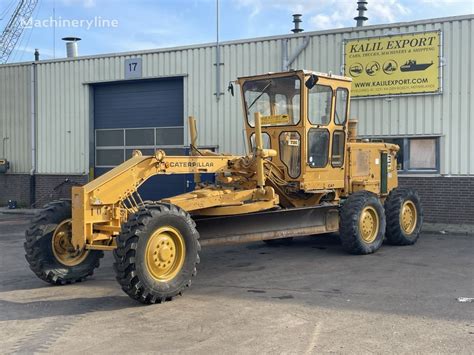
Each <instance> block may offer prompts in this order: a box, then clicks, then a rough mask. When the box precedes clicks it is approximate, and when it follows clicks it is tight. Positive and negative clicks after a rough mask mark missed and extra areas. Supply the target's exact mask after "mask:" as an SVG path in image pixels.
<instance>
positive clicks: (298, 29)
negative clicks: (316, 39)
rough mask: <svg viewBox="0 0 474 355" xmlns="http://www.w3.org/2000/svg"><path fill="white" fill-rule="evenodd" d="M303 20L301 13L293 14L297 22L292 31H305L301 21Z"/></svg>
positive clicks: (294, 21)
mask: <svg viewBox="0 0 474 355" xmlns="http://www.w3.org/2000/svg"><path fill="white" fill-rule="evenodd" d="M301 22H303V20H301V14H294V15H293V23H294V24H295V28H293V29H292V30H291V32H293V33H300V32H303V29H302V28H300V23H301Z"/></svg>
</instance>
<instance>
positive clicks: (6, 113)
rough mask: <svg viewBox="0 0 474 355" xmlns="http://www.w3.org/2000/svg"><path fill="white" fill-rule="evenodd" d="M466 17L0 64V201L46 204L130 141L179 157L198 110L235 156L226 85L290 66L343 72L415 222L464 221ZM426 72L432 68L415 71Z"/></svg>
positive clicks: (232, 109)
mask: <svg viewBox="0 0 474 355" xmlns="http://www.w3.org/2000/svg"><path fill="white" fill-rule="evenodd" d="M473 20H474V16H473V15H466V16H457V17H450V18H438V19H429V20H423V21H416V22H409V23H395V24H387V25H377V26H366V27H351V28H342V29H335V30H328V31H317V32H301V33H295V34H291V35H283V36H274V37H265V38H255V39H249V40H238V41H229V42H222V43H220V44H219V45H216V43H211V44H203V45H193V46H187V47H177V48H166V49H156V50H149V51H139V52H130V53H114V54H104V55H97V56H89V57H73V58H63V59H56V60H45V61H41V60H40V61H34V62H28V63H18V64H7V65H1V66H0V139H1V145H2V147H1V149H2V150H1V151H0V160H1V159H3V160H8V162H9V164H10V167H9V169H8V171H7V172H6V173H0V205H5V204H7V202H8V200H15V201H17V202H18V204H19V205H24V206H28V205H42V204H43V203H44V202H47V200H49V199H51V198H54V197H57V196H60V195H61V194H64V193H65V192H64V191H66V193H67V186H68V185H70V184H74V183H77V184H83V183H86V182H87V181H88V180H90V179H91V178H92V177H93V176H97V175H100V174H101V173H103V172H104V171H107V170H108V169H110V168H111V167H113V166H116V165H117V164H120V163H121V162H122V161H124V160H125V159H126V158H127V157H129V156H130V154H131V151H132V150H133V149H141V150H142V151H143V152H144V153H145V154H149V153H152V152H153V151H154V150H155V149H156V148H158V147H159V148H164V149H165V150H166V151H167V152H168V154H185V153H186V151H187V149H186V146H187V145H188V144H189V139H188V135H187V127H186V117H187V116H189V115H192V116H195V117H196V118H197V119H198V131H199V144H200V146H207V147H210V148H212V149H215V150H216V151H219V152H232V153H235V154H243V153H245V149H246V148H245V142H244V139H243V134H242V132H243V115H242V112H241V100H240V98H239V90H238V88H237V87H236V93H235V96H232V95H231V94H230V93H229V92H228V91H227V90H226V88H227V85H228V83H229V82H230V81H232V80H235V79H236V78H237V77H239V76H247V75H253V74H259V73H265V72H276V71H281V70H283V69H285V68H292V69H310V70H316V71H319V72H332V73H335V74H340V73H342V74H345V75H348V76H352V77H353V81H354V82H353V94H354V98H353V100H352V102H351V117H356V118H357V119H358V120H359V135H361V136H362V137H364V138H369V139H384V140H387V141H391V142H395V143H397V144H399V145H400V146H401V148H402V149H401V152H400V154H399V179H400V185H402V186H412V187H414V188H416V189H417V190H418V191H419V193H420V194H421V196H422V201H423V203H424V205H425V219H426V220H427V221H429V222H443V223H469V224H474V203H473V202H472V196H473V194H472V191H474V139H473V138H474V123H473V122H472V117H474V112H473V111H474V105H473V104H472V102H474V96H473V95H474V90H473V89H474V88H473V85H474V68H473V61H472V53H473V50H474V35H473V31H474V24H473ZM384 46H385V47H384ZM428 46H430V47H429V48H428ZM409 47H410V48H409ZM392 54H393V58H392V57H390V55H392ZM384 56H385V57H386V58H385V57H384ZM381 58H382V59H383V58H385V59H383V60H381ZM405 59H406V61H405ZM415 59H417V60H418V61H417V60H415ZM401 60H403V62H400V61H401ZM422 60H424V62H421V61H422ZM379 62H380V63H379ZM423 65H424V66H423ZM425 67H426V68H425ZM423 71H425V73H428V72H430V74H429V75H428V74H427V77H426V78H424V77H423V75H424V74H423V73H422V72H423ZM415 72H416V74H417V75H416V76H413V77H412V78H411V79H406V77H403V75H408V74H410V75H411V74H413V73H415ZM383 73H385V74H383ZM392 74H393V76H390V75H392ZM418 74H419V75H418ZM421 74H423V75H421ZM384 75H385V77H384ZM396 75H400V76H399V77H398V78H397V77H396ZM428 76H429V77H428ZM363 77H365V79H364V80H362V79H361V78H363ZM65 179H68V180H67V181H66V180H65ZM191 180H192V178H191V177H189V176H183V177H176V176H174V177H160V178H159V179H155V180H153V181H151V182H149V183H147V186H145V190H146V191H145V193H146V194H147V195H148V196H149V197H155V198H156V197H160V196H163V195H171V194H174V193H178V192H181V191H186V190H187V189H189V188H191V185H192V184H190V181H191ZM157 191H159V194H157Z"/></svg>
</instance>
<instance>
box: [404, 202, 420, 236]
mask: <svg viewBox="0 0 474 355" xmlns="http://www.w3.org/2000/svg"><path fill="white" fill-rule="evenodd" d="M416 220H417V212H416V206H415V204H414V203H413V201H405V202H404V203H403V205H402V210H401V211H400V226H401V227H402V230H403V232H404V233H405V234H412V233H413V231H414V230H415V227H416Z"/></svg>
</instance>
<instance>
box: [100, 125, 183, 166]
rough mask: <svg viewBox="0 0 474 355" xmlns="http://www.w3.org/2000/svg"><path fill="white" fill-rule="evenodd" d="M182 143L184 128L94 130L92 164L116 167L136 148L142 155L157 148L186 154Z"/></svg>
mask: <svg viewBox="0 0 474 355" xmlns="http://www.w3.org/2000/svg"><path fill="white" fill-rule="evenodd" d="M183 144H184V128H183V127H151V128H118V129H96V130H95V166H96V167H99V168H112V167H114V166H117V165H119V164H121V163H123V162H124V161H125V160H127V159H130V158H131V157H132V153H133V151H134V150H136V149H138V150H140V151H141V152H142V154H143V155H153V154H155V151H156V150H157V149H162V150H164V151H165V153H166V154H167V155H186V152H185V148H184V146H183Z"/></svg>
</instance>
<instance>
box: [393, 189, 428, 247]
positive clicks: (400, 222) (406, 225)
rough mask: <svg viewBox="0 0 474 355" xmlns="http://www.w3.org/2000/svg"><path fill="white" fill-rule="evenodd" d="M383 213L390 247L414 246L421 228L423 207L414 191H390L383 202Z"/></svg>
mask: <svg viewBox="0 0 474 355" xmlns="http://www.w3.org/2000/svg"><path fill="white" fill-rule="evenodd" d="M385 213H386V216H387V229H386V232H385V237H386V238H387V242H388V243H389V244H392V245H413V244H415V243H416V241H417V240H418V238H419V236H420V232H421V227H422V226H423V207H422V205H421V202H420V197H419V196H418V194H417V193H416V191H415V190H413V189H406V188H396V189H393V190H392V191H390V194H389V195H388V197H387V199H386V201H385ZM404 218H405V220H404Z"/></svg>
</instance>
